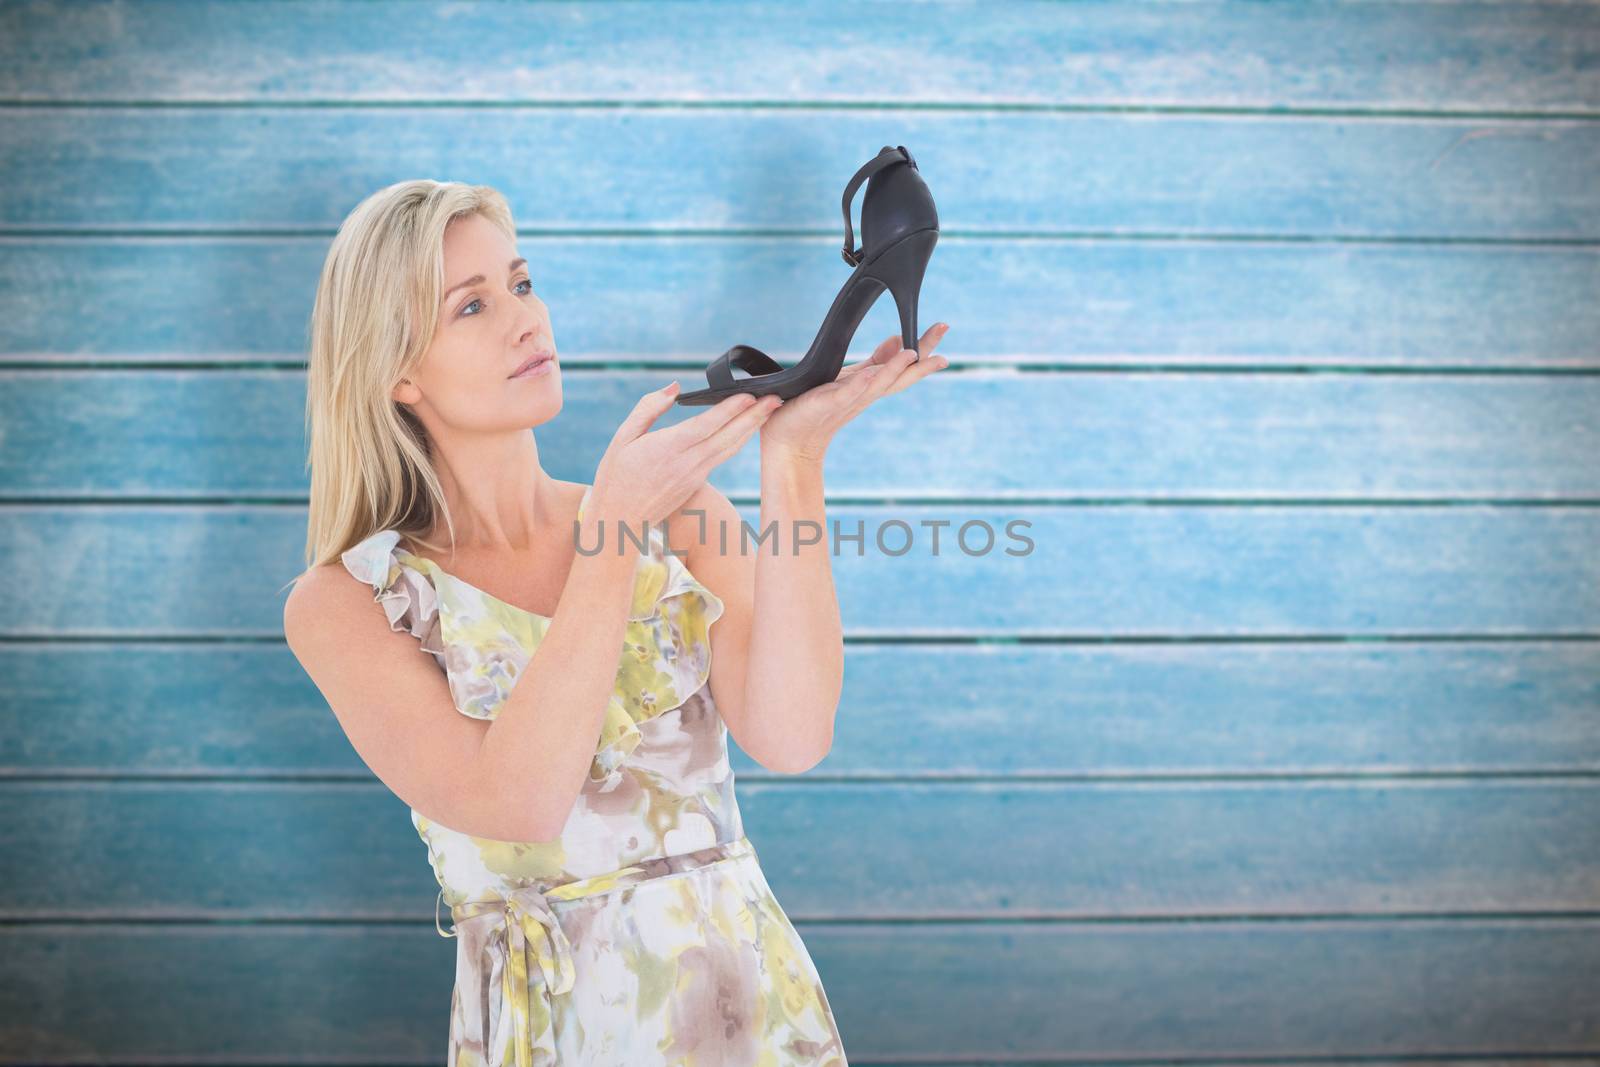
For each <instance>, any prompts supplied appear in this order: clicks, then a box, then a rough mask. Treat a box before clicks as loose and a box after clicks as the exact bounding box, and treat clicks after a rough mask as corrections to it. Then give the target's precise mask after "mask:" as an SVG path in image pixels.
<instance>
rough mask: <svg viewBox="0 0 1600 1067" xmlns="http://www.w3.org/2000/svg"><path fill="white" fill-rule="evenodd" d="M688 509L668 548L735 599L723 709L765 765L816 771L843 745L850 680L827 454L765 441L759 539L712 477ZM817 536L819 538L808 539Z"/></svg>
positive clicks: (723, 673) (717, 680) (720, 672)
mask: <svg viewBox="0 0 1600 1067" xmlns="http://www.w3.org/2000/svg"><path fill="white" fill-rule="evenodd" d="M699 511H703V512H704V517H703V523H702V517H701V516H700V515H699V514H698V512H699ZM684 512H685V513H686V516H685V517H684V518H680V519H679V520H678V521H676V522H674V523H672V524H671V529H670V532H669V541H668V544H669V546H670V547H671V548H672V550H673V551H675V552H677V553H679V555H680V557H682V558H684V562H685V565H686V566H688V568H689V570H690V572H691V573H693V574H694V576H695V577H696V578H697V579H699V580H700V581H701V582H702V583H703V584H704V585H705V586H706V587H707V588H708V589H710V590H711V591H712V592H713V593H715V594H716V595H717V598H718V599H719V600H721V601H722V604H723V614H722V618H720V619H719V620H718V621H717V622H716V623H714V624H713V625H712V627H711V695H712V699H713V700H714V701H715V702H716V705H717V710H718V711H719V712H720V713H721V715H722V718H723V721H724V722H726V723H727V724H728V732H729V733H730V734H732V735H733V739H734V740H735V741H736V742H738V744H739V747H740V748H741V749H743V750H744V751H745V752H746V753H747V754H748V755H749V756H750V757H751V758H752V759H754V760H755V761H756V762H758V763H760V764H761V765H762V766H763V767H766V768H767V769H768V770H772V771H776V772H778V773H781V774H799V773H800V772H802V771H805V770H808V769H810V768H811V767H813V766H815V765H816V764H817V763H818V762H819V761H820V760H821V759H822V758H823V757H824V756H826V755H827V754H828V750H829V748H831V747H832V745H833V721H834V713H835V712H836V711H837V710H838V706H839V697H840V694H841V692H842V691H843V687H844V637H843V628H842V625H841V623H840V618H839V603H838V599H837V597H836V596H835V593H834V587H833V569H832V564H831V562H830V558H829V553H830V551H831V548H830V539H829V537H828V528H827V518H826V514H825V509H824V504H823V485H822V460H821V459H820V458H810V457H802V456H797V455H795V454H793V453H791V452H788V451H785V450H783V449H781V448H769V447H767V446H766V445H765V444H763V447H762V450H761V517H760V521H759V525H758V526H757V528H756V529H754V530H753V531H752V532H751V533H750V534H749V536H748V544H746V535H745V533H744V529H743V521H742V518H741V516H740V515H739V512H738V511H737V510H736V509H735V508H734V506H733V504H732V503H731V502H730V501H729V500H728V498H727V497H726V496H725V495H723V493H722V492H721V491H720V490H718V489H717V488H716V487H714V486H712V485H710V484H709V483H708V484H707V485H705V486H704V487H702V488H701V490H700V491H699V492H697V493H696V494H695V496H694V497H693V498H691V500H690V501H689V503H688V504H687V505H686V506H685V508H684ZM805 520H810V523H807V522H806V521H805ZM811 524H814V526H813V525H811ZM680 531H681V532H680ZM797 535H798V538H797ZM812 537H814V538H816V543H814V544H807V545H803V546H797V540H800V539H806V538H812Z"/></svg>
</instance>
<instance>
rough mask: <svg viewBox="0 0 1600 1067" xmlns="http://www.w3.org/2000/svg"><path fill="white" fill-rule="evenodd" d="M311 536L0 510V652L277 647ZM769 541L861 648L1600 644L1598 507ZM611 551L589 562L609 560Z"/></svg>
mask: <svg viewBox="0 0 1600 1067" xmlns="http://www.w3.org/2000/svg"><path fill="white" fill-rule="evenodd" d="M739 510H740V513H741V518H742V520H743V522H742V526H744V527H748V528H749V530H750V531H751V532H752V534H753V533H754V532H756V531H757V529H758V526H759V522H760V513H759V511H760V509H759V506H758V505H755V504H743V505H740V506H739ZM305 524H306V519H305V508H304V507H302V506H297V505H282V506H275V505H240V506H235V507H228V506H204V507H201V506H190V505H171V506H162V505H140V506H110V505H81V504H80V505H42V504H41V505H28V504H12V505H6V506H4V507H0V559H6V560H8V561H9V567H10V570H9V576H8V580H9V583H10V584H9V589H8V595H7V596H6V597H4V598H0V637H27V638H42V637H67V636H79V637H127V638H154V637H175V636H197V637H199V636H208V637H219V636H229V637H270V638H278V637H280V636H281V634H282V630H283V614H282V613H283V602H284V599H285V598H286V597H287V595H288V594H287V590H288V586H289V584H290V583H292V582H293V581H294V579H295V578H296V577H297V576H298V575H299V574H301V573H302V572H303V570H304V563H305V561H304V555H303V553H304V547H305V546H304V541H305V529H306V525H305ZM768 530H769V533H768V536H767V539H766V540H765V542H763V543H762V544H761V545H760V546H759V550H760V551H761V552H764V553H769V554H770V553H773V552H775V551H783V552H790V551H793V550H794V546H795V541H796V538H797V537H813V536H815V537H819V538H824V539H826V541H827V543H828V544H829V548H830V565H831V567H832V571H833V574H834V580H835V584H836V587H837V589H838V595H839V602H840V609H841V612H842V615H843V618H844V620H845V632H846V634H848V635H852V636H857V637H867V636H895V637H922V638H941V637H1010V638H1015V637H1052V638H1078V637H1093V638H1095V639H1104V638H1108V637H1117V638H1133V637H1138V638H1161V639H1172V638H1182V639H1190V638H1197V637H1198V638H1266V637H1270V638H1273V639H1279V638H1284V637H1290V638H1298V637H1330V636H1339V637H1374V636H1420V635H1426V636H1429V637H1455V638H1461V637H1484V636H1499V637H1530V636H1538V637H1552V636H1569V637H1592V636H1593V635H1595V634H1597V633H1600V555H1597V554H1596V553H1595V551H1594V546H1595V545H1596V544H1600V509H1595V508H1586V507H1557V506H1550V507H1510V508H1504V507H1492V506H1464V505H1449V504H1446V505H1440V506H1420V505H1419V506H1414V507H1384V506H1370V505H1350V506H1337V505H1327V506H1323V505H1304V506H1295V505H1251V506H1248V507H1230V506H1225V505H1194V506H1147V505H1139V504H1131V505H1120V504H1118V505H1108V506H1103V507H1101V506H1091V507H1070V506H1068V507H1052V506H1041V505H1031V504H1016V505H1009V506H995V505H980V504H964V503H959V502H957V503H951V504H947V505H912V504H880V505H852V504H847V505H842V506H836V507H833V508H830V509H829V515H828V527H827V528H826V529H825V530H821V531H816V530H812V529H809V528H805V527H801V528H799V529H795V528H793V527H786V528H779V527H777V526H775V525H771V526H769V528H768ZM606 532H608V533H609V536H608V537H605V539H604V540H600V539H598V538H596V539H591V540H590V541H586V542H584V544H583V545H582V547H583V548H584V549H585V550H587V551H599V552H614V551H616V550H617V549H618V548H619V547H620V545H621V541H620V539H619V537H618V536H617V531H616V530H615V529H612V528H609V527H608V529H607V531H606ZM639 532H640V531H638V530H634V531H633V534H634V535H635V536H637V535H638V534H639ZM728 536H729V545H730V547H733V546H735V545H736V544H737V541H736V540H735V539H736V537H737V536H738V531H733V530H729V531H728ZM936 536H937V538H938V540H937V542H936V541H935V537H936ZM673 547H674V548H675V550H677V549H678V547H679V546H673ZM748 548H749V551H750V552H752V553H754V552H755V551H757V550H758V546H757V545H756V543H755V541H754V539H753V537H751V538H749V539H748ZM330 565H332V566H337V564H330ZM376 610H377V609H376V608H374V611H376Z"/></svg>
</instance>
